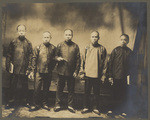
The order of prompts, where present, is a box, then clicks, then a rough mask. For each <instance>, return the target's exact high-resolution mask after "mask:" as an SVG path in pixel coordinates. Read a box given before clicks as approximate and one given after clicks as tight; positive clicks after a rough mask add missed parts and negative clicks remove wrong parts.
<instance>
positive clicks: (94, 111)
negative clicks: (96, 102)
mask: <svg viewBox="0 0 150 120" xmlns="http://www.w3.org/2000/svg"><path fill="white" fill-rule="evenodd" d="M92 112H93V113H95V114H97V115H100V112H99V110H98V109H93V111H92Z"/></svg>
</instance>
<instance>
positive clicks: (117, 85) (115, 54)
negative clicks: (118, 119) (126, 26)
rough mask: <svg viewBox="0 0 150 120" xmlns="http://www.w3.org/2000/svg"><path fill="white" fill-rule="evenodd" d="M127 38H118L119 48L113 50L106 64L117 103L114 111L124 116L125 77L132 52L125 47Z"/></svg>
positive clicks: (122, 36)
mask: <svg viewBox="0 0 150 120" xmlns="http://www.w3.org/2000/svg"><path fill="white" fill-rule="evenodd" d="M128 43H129V36H128V35H127V34H122V35H121V36H120V46H118V47H116V48H115V49H113V51H112V52H111V55H110V59H109V64H108V75H109V81H110V82H111V84H113V91H114V100H115V101H116V102H117V104H116V106H115V107H116V109H115V111H116V112H118V113H122V115H126V114H124V112H125V111H124V109H123V108H125V107H126V105H125V103H126V100H127V76H128V78H129V76H130V72H129V71H130V69H129V68H130V60H131V54H132V50H131V49H130V48H128V47H127V44H128Z"/></svg>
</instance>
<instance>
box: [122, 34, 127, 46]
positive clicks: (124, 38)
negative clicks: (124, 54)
mask: <svg viewBox="0 0 150 120" xmlns="http://www.w3.org/2000/svg"><path fill="white" fill-rule="evenodd" d="M120 44H121V46H126V45H127V44H128V39H127V37H126V36H124V35H123V36H121V37H120Z"/></svg>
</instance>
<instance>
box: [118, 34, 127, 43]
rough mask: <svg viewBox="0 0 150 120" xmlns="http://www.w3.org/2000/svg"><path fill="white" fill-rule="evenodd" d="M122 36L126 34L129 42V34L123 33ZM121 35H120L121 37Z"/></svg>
mask: <svg viewBox="0 0 150 120" xmlns="http://www.w3.org/2000/svg"><path fill="white" fill-rule="evenodd" d="M121 36H125V37H126V38H127V39H128V42H129V35H127V34H125V33H123V34H122V35H121ZM121 36H120V37H121Z"/></svg>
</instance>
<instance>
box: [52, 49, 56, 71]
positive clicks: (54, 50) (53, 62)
mask: <svg viewBox="0 0 150 120" xmlns="http://www.w3.org/2000/svg"><path fill="white" fill-rule="evenodd" d="M52 56H53V59H52V65H51V68H52V70H53V69H54V68H55V66H56V59H55V56H56V47H54V49H53V54H52Z"/></svg>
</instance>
